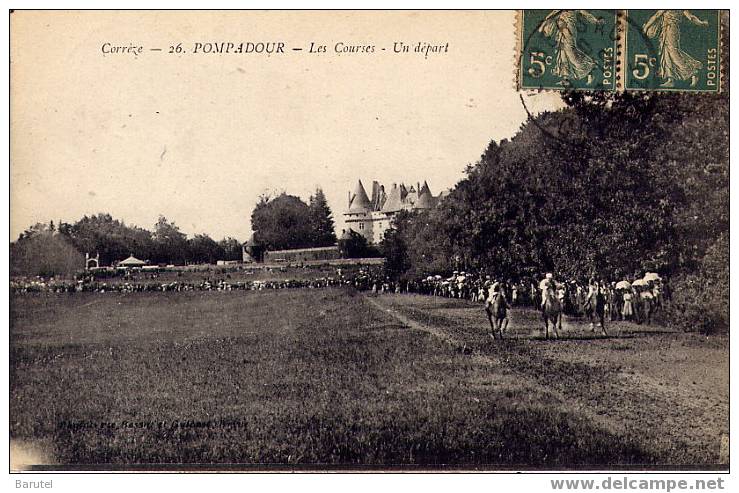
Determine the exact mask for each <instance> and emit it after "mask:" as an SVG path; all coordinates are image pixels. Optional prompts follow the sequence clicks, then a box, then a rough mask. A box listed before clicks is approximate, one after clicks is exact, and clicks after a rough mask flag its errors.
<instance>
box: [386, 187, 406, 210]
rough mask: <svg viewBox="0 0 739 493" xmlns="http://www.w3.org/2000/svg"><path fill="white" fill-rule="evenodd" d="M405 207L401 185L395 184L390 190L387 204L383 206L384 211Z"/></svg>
mask: <svg viewBox="0 0 739 493" xmlns="http://www.w3.org/2000/svg"><path fill="white" fill-rule="evenodd" d="M402 208H403V201H402V199H401V198H400V187H398V186H397V185H396V184H393V188H392V189H391V190H390V195H388V197H387V200H386V201H385V205H384V206H383V207H382V212H398V211H399V210H401V209H402Z"/></svg>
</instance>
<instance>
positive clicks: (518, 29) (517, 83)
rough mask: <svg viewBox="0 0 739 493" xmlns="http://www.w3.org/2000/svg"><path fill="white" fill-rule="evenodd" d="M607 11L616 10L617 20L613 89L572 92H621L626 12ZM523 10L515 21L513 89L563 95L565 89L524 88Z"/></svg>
mask: <svg viewBox="0 0 739 493" xmlns="http://www.w3.org/2000/svg"><path fill="white" fill-rule="evenodd" d="M605 10H615V14H616V19H615V26H614V29H615V30H616V39H615V40H614V46H615V49H616V53H615V54H614V57H613V65H614V67H613V71H614V74H613V82H614V83H613V89H583V88H580V89H577V88H573V89H571V90H575V91H585V92H590V91H607V92H616V91H619V80H621V70H620V68H621V67H622V66H623V65H622V63H621V53H622V52H624V51H625V50H624V49H622V46H621V42H622V40H623V38H624V34H623V31H619V29H620V22H622V19H625V12H626V11H625V10H619V9H605ZM523 12H524V11H523V9H517V10H516V15H515V20H514V22H513V32H514V35H515V37H516V42H515V48H514V52H513V54H514V55H513V56H514V60H513V81H514V84H513V87H514V89H515V90H516V91H518V92H526V93H530V94H534V93H541V92H558V93H561V92H563V91H564V89H563V88H553V87H536V88H534V87H522V82H521V71H522V70H523V68H522V66H521V65H522V64H521V62H522V60H523V15H524V14H523Z"/></svg>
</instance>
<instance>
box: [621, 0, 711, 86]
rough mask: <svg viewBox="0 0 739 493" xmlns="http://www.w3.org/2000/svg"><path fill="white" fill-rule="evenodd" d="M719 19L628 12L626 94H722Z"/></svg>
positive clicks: (696, 13)
mask: <svg viewBox="0 0 739 493" xmlns="http://www.w3.org/2000/svg"><path fill="white" fill-rule="evenodd" d="M719 16H720V11H718V10H629V11H627V12H626V16H625V21H626V30H625V33H626V36H625V37H626V43H625V45H626V50H625V55H626V56H625V59H626V60H625V61H626V63H625V67H624V82H625V84H624V85H625V89H626V90H627V91H628V90H660V91H709V92H718V91H719V90H720V88H721V60H720V58H719V56H720V50H721V22H720V17H719Z"/></svg>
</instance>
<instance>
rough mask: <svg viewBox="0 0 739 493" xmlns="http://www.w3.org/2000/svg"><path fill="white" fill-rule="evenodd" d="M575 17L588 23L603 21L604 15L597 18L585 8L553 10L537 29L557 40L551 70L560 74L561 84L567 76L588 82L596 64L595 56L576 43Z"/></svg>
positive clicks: (576, 21)
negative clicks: (601, 17)
mask: <svg viewBox="0 0 739 493" xmlns="http://www.w3.org/2000/svg"><path fill="white" fill-rule="evenodd" d="M578 17H580V18H582V20H584V21H585V22H588V23H590V24H596V25H602V24H604V21H603V19H597V18H596V17H595V16H594V15H593V14H591V13H590V12H588V11H587V10H553V11H552V12H550V13H549V15H547V16H546V18H545V19H544V21H543V22H542V23H541V26H539V32H541V33H544V35H545V36H546V37H548V38H553V39H554V41H555V43H556V44H557V59H556V62H555V66H554V68H553V69H552V73H554V75H557V76H559V77H561V78H562V82H560V83H561V84H563V85H564V84H567V80H570V79H574V80H580V79H585V78H586V77H587V85H591V84H592V82H593V75H592V74H591V72H592V71H593V68H595V60H593V58H592V57H591V56H590V55H588V54H587V53H584V52H583V51H582V50H581V49H580V47H579V46H578V43H577V33H578V27H577V25H578V20H579V19H578Z"/></svg>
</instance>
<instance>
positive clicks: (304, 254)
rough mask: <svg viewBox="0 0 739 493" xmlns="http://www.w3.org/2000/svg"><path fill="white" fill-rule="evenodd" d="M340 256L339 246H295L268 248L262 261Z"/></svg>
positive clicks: (293, 260)
mask: <svg viewBox="0 0 739 493" xmlns="http://www.w3.org/2000/svg"><path fill="white" fill-rule="evenodd" d="M340 258H341V252H340V251H339V247H338V246H336V245H334V246H330V247H319V248H296V249H292V250H268V251H266V252H265V253H264V263H267V264H269V263H280V262H285V263H293V262H313V261H325V260H337V259H340Z"/></svg>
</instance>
